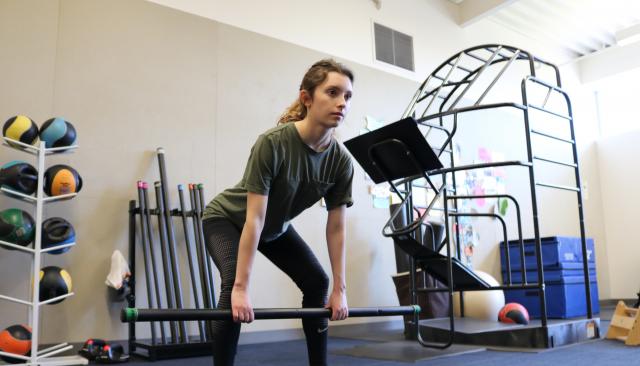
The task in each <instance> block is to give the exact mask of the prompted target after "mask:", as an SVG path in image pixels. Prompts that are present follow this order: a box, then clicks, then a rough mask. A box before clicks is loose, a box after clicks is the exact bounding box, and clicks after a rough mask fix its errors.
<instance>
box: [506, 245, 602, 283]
mask: <svg viewBox="0 0 640 366" xmlns="http://www.w3.org/2000/svg"><path fill="white" fill-rule="evenodd" d="M541 244H542V261H543V268H544V269H545V270H546V269H581V268H582V241H581V239H580V238H575V237H566V236H551V237H546V238H541ZM535 253H536V252H535V240H534V239H527V240H524V260H525V268H527V269H536V268H538V265H537V263H536V254H535ZM509 257H510V258H509V259H510V262H511V271H512V273H514V270H518V269H520V268H521V267H522V266H521V264H520V243H519V241H517V240H510V241H509ZM587 260H588V261H589V262H593V263H594V265H595V252H594V244H593V239H591V238H587ZM500 263H501V264H502V270H503V271H504V270H506V264H507V260H506V254H505V245H504V242H501V243H500ZM527 276H528V275H527Z"/></svg>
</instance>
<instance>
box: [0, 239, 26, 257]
mask: <svg viewBox="0 0 640 366" xmlns="http://www.w3.org/2000/svg"><path fill="white" fill-rule="evenodd" d="M0 246H3V247H8V248H11V249H15V250H19V251H22V252H27V253H31V254H33V253H34V250H33V249H31V248H27V247H23V246H21V245H18V244H13V243H9V242H6V241H3V240H0Z"/></svg>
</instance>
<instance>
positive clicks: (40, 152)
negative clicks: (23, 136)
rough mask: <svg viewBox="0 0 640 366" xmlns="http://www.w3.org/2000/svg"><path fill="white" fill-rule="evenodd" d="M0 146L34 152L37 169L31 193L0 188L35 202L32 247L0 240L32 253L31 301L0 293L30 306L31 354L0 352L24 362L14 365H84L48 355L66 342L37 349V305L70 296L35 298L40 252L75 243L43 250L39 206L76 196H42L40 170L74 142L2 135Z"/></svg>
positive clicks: (61, 349)
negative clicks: (32, 141)
mask: <svg viewBox="0 0 640 366" xmlns="http://www.w3.org/2000/svg"><path fill="white" fill-rule="evenodd" d="M3 145H5V146H7V147H9V148H12V149H15V150H18V151H22V152H25V153H28V154H31V155H35V156H36V157H37V171H38V189H37V190H36V194H35V196H30V195H26V194H24V193H21V192H17V191H14V190H12V189H9V188H5V187H0V191H1V192H2V193H3V194H5V195H7V196H9V197H12V198H15V199H18V200H22V201H25V202H28V203H31V204H35V218H34V221H35V230H36V233H35V239H34V243H33V248H27V247H22V246H19V245H16V244H13V243H8V242H5V241H0V247H8V248H11V249H16V250H19V251H22V252H27V253H31V254H33V262H32V263H33V267H32V274H31V277H32V279H33V280H32V284H31V295H30V296H31V298H32V301H31V302H29V301H24V300H21V299H16V298H14V297H10V296H5V295H0V299H3V300H7V301H11V302H14V303H18V304H22V305H26V306H28V307H30V309H29V321H28V324H29V326H31V329H32V334H31V355H30V356H22V355H16V354H11V353H7V352H0V355H3V356H9V357H14V358H17V359H19V360H23V361H24V363H20V364H16V365H33V366H36V365H40V366H42V365H51V366H63V365H87V364H88V363H89V362H88V360H87V359H85V358H83V357H79V356H68V357H51V356H55V355H57V354H60V353H62V352H65V351H68V350H70V349H71V348H72V346H71V345H69V344H67V343H61V344H58V345H55V346H52V347H48V348H45V349H38V345H39V342H38V340H39V332H40V329H39V326H40V307H41V306H43V305H47V304H51V303H54V302H58V301H61V300H63V299H66V298H67V297H71V296H73V295H74V293H73V292H70V293H68V294H65V295H62V296H57V297H55V298H52V299H49V300H46V301H39V299H40V283H39V281H38V278H39V277H40V276H39V275H40V269H41V265H42V261H41V259H42V258H41V257H42V254H43V253H47V252H51V251H54V250H58V249H63V248H68V247H71V246H73V245H75V244H76V243H75V242H73V243H68V244H61V245H57V246H54V247H50V248H46V249H43V248H42V246H41V243H42V222H43V209H44V204H45V203H50V202H55V201H63V200H69V199H71V198H73V197H75V196H76V195H77V193H70V194H65V195H59V196H53V197H45V194H44V191H43V189H42V186H43V184H42V183H43V181H44V170H45V157H46V155H49V154H58V153H61V152H62V153H64V152H72V151H73V150H75V149H77V148H78V146H77V145H73V146H68V147H62V148H49V149H47V148H45V143H44V142H43V141H40V142H39V144H38V146H31V145H28V144H24V143H22V142H20V141H16V140H12V139H9V138H6V137H3Z"/></svg>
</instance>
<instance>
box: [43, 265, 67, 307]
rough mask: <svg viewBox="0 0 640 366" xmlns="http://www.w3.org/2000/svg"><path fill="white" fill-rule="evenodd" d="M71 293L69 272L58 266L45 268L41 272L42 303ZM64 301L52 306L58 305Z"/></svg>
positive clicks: (56, 302)
mask: <svg viewBox="0 0 640 366" xmlns="http://www.w3.org/2000/svg"><path fill="white" fill-rule="evenodd" d="M69 292H71V276H70V275H69V272H67V271H65V270H64V269H62V268H60V267H56V266H48V267H44V268H42V269H41V270H40V301H47V300H49V299H53V298H54V297H58V296H62V295H66V294H68V293H69ZM63 300H64V299H62V300H58V301H54V302H52V303H50V304H58V303H60V302H62V301H63Z"/></svg>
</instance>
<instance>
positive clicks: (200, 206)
mask: <svg viewBox="0 0 640 366" xmlns="http://www.w3.org/2000/svg"><path fill="white" fill-rule="evenodd" d="M196 188H197V189H196V191H195V195H196V197H195V198H196V212H197V219H198V220H197V221H196V222H197V224H198V226H199V230H198V234H199V235H200V242H201V243H202V246H203V248H204V249H205V253H204V254H205V256H204V258H205V260H206V263H207V280H208V281H209V289H210V292H209V294H210V296H211V305H212V306H213V307H215V306H216V299H215V296H214V293H215V287H214V284H213V266H212V265H211V260H210V259H209V256H208V255H206V254H207V253H206V247H205V245H206V242H205V239H204V231H203V230H202V213H203V211H204V198H203V197H202V196H203V195H204V191H203V185H202V184H198V185H197V186H196ZM198 202H199V204H198Z"/></svg>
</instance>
